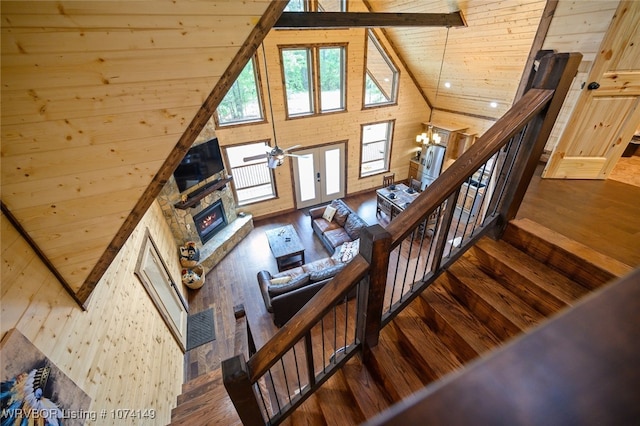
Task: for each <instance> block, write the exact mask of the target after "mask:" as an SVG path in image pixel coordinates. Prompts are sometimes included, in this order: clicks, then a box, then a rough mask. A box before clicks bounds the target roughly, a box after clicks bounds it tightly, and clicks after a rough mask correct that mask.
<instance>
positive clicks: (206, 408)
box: [171, 386, 240, 424]
mask: <svg viewBox="0 0 640 426" xmlns="http://www.w3.org/2000/svg"><path fill="white" fill-rule="evenodd" d="M205 414H206V415H205ZM204 418H206V419H207V420H206V421H204V422H202V423H201V422H199V421H195V420H196V419H204ZM213 418H215V419H217V420H221V419H230V420H233V419H236V420H237V422H240V418H239V417H238V414H237V412H236V410H235V407H234V406H233V403H232V402H231V399H230V398H229V395H228V394H227V391H226V389H225V388H224V386H222V387H221V388H218V389H215V390H212V391H209V392H207V393H204V394H202V395H199V396H196V397H194V398H192V399H190V400H188V401H185V402H183V403H182V404H180V405H178V406H177V407H175V408H174V409H172V410H171V424H182V423H185V424H186V421H188V422H189V423H191V424H206V423H207V422H208V421H210V420H211V419H213ZM220 424H223V423H222V422H221V421H220Z"/></svg>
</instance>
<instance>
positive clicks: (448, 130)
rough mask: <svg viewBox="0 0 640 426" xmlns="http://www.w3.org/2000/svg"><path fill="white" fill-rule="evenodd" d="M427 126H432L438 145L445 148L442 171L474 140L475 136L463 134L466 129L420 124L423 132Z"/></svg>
mask: <svg viewBox="0 0 640 426" xmlns="http://www.w3.org/2000/svg"><path fill="white" fill-rule="evenodd" d="M429 124H431V125H432V126H433V132H434V133H436V134H437V135H438V137H439V142H438V143H439V144H440V145H444V146H445V147H447V150H446V152H445V154H444V163H443V165H442V170H443V171H444V170H445V169H447V167H449V166H450V165H451V163H453V161H455V160H456V159H457V158H458V157H459V156H460V155H462V153H463V152H464V151H465V150H466V149H467V148H468V147H469V146H471V144H472V143H473V141H474V140H475V135H468V134H465V133H464V132H465V131H467V129H468V128H467V127H462V128H459V127H447V126H442V125H438V124H436V123H422V125H423V127H424V130H425V131H426V130H427V128H428V127H429Z"/></svg>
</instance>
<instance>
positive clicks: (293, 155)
mask: <svg viewBox="0 0 640 426" xmlns="http://www.w3.org/2000/svg"><path fill="white" fill-rule="evenodd" d="M285 155H286V156H287V157H296V158H307V157H308V156H309V154H304V155H300V154H285Z"/></svg>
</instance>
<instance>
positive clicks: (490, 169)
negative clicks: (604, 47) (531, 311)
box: [222, 54, 581, 425]
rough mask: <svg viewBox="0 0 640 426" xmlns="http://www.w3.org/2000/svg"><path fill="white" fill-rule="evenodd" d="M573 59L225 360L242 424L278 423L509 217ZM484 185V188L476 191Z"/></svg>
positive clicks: (547, 63)
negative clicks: (303, 298)
mask: <svg viewBox="0 0 640 426" xmlns="http://www.w3.org/2000/svg"><path fill="white" fill-rule="evenodd" d="M580 58H581V55H579V54H556V55H549V56H546V57H545V58H543V60H542V61H541V64H540V68H539V71H538V72H537V73H536V75H535V78H533V79H532V80H531V81H532V85H531V88H530V89H529V90H528V91H527V92H526V93H525V95H524V96H523V97H522V99H520V100H519V101H518V102H517V103H516V104H515V105H514V106H513V107H512V108H511V109H510V110H509V111H508V112H507V113H506V114H505V115H504V116H503V117H502V118H501V119H500V120H498V121H497V122H496V124H495V125H494V126H493V127H491V129H489V130H488V131H487V132H486V133H485V134H484V135H483V136H482V137H480V138H479V139H478V140H477V141H476V143H475V144H474V145H473V146H472V147H471V148H469V150H468V151H467V152H465V153H464V154H463V155H462V156H461V157H460V158H459V159H458V160H456V162H455V163H453V164H452V165H451V166H450V167H449V168H448V169H447V170H445V171H444V172H443V173H442V175H441V176H440V177H439V178H438V179H436V181H435V182H434V183H433V184H432V185H431V186H429V187H428V188H427V189H426V190H425V191H424V192H423V193H421V194H420V195H419V196H418V197H417V198H416V199H415V200H414V201H413V202H412V203H411V204H410V205H409V206H408V207H407V208H406V209H405V210H403V211H402V212H401V213H400V214H398V215H397V216H396V217H395V218H394V219H393V220H392V221H391V222H390V224H389V225H388V227H387V228H386V229H384V228H382V227H381V226H380V225H374V226H370V227H368V228H366V229H365V230H364V231H363V232H362V234H361V237H360V254H359V255H358V256H356V257H355V258H354V259H353V260H352V261H351V262H350V263H349V264H347V266H346V267H345V268H344V269H343V270H342V271H341V272H340V273H338V275H336V276H335V278H334V279H333V280H331V281H330V282H329V283H328V284H327V285H325V286H324V287H323V288H322V289H321V290H320V291H319V292H318V293H317V295H316V296H315V297H314V298H313V299H312V300H311V301H310V302H309V303H307V304H306V305H305V306H304V307H303V308H302V309H301V310H300V311H299V312H298V313H297V314H296V315H295V316H294V317H293V318H291V320H289V321H288V322H287V323H286V324H285V325H284V326H283V327H282V328H281V329H280V330H279V331H278V332H277V333H276V335H275V336H274V337H273V338H272V339H271V340H270V341H268V342H267V343H266V344H265V345H264V346H263V347H261V348H259V349H258V351H257V352H255V353H251V354H248V355H250V357H249V358H248V360H246V361H245V359H246V358H245V354H238V355H237V356H236V357H234V358H231V359H228V360H225V361H224V362H223V364H222V369H223V375H224V381H225V387H226V388H227V391H228V393H229V396H230V397H231V399H232V401H233V403H234V405H235V407H236V410H237V411H238V414H239V415H240V418H241V420H242V422H243V423H244V424H247V425H248V424H278V423H280V422H281V421H282V420H283V419H284V418H286V417H287V416H288V415H289V414H290V413H291V412H292V411H293V410H294V409H295V408H296V407H297V406H298V405H300V404H301V403H302V402H303V401H304V400H305V399H306V398H308V397H309V396H310V395H311V394H312V393H313V392H314V391H315V390H316V389H318V387H319V386H320V385H321V384H322V383H323V382H324V381H326V380H327V379H328V378H329V377H330V376H331V375H332V374H333V373H335V372H336V371H337V370H338V369H339V368H341V366H342V365H343V364H344V363H345V362H346V361H347V360H348V359H349V358H350V357H352V356H353V355H355V354H356V353H358V352H361V353H362V357H363V358H364V359H366V358H367V357H368V355H369V352H370V349H371V348H372V347H373V346H375V345H376V344H377V342H378V336H379V332H380V329H381V328H382V327H383V326H384V325H386V324H387V323H388V322H389V321H391V320H392V319H393V318H394V317H395V315H396V314H397V313H398V312H399V311H400V310H402V309H403V308H404V307H405V306H406V305H407V304H408V303H410V302H411V301H412V300H413V299H414V298H415V297H417V296H418V295H419V294H420V292H422V291H423V290H424V289H425V288H427V287H428V286H429V285H430V284H431V283H432V282H433V281H434V280H435V279H436V278H437V277H438V276H439V275H440V274H441V273H442V272H443V271H444V270H445V269H446V268H447V267H448V265H450V264H451V263H453V262H454V261H455V260H456V259H457V258H458V257H459V256H461V255H462V254H463V253H464V251H466V250H467V249H468V248H469V247H471V246H472V245H473V244H474V243H475V241H476V240H477V239H479V238H480V237H481V236H483V235H485V234H489V233H491V234H493V235H494V236H499V235H500V234H501V233H502V231H503V230H504V227H505V226H506V224H507V222H508V221H509V220H510V219H512V218H513V217H514V216H515V213H516V212H517V210H518V208H519V205H520V202H521V201H522V198H523V197H524V192H525V190H526V187H527V186H528V184H529V181H530V180H531V177H532V176H533V172H534V170H535V166H536V164H537V161H538V159H539V157H540V154H541V153H542V150H543V148H544V145H545V142H546V140H547V138H548V136H549V134H550V132H551V128H552V127H553V123H554V122H555V119H556V117H557V114H558V111H559V109H560V106H561V105H562V102H563V100H564V97H565V96H566V93H567V91H568V88H569V86H570V83H571V81H572V79H573V76H574V75H575V72H576V70H577V66H578V64H579V63H580ZM482 185H484V186H482Z"/></svg>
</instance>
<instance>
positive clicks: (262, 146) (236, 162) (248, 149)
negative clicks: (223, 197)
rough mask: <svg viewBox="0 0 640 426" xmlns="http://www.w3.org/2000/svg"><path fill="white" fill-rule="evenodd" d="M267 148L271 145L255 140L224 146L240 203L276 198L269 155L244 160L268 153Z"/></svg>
mask: <svg viewBox="0 0 640 426" xmlns="http://www.w3.org/2000/svg"><path fill="white" fill-rule="evenodd" d="M267 149H270V147H269V145H268V144H267V143H266V142H253V143H248V144H243V145H236V146H228V147H225V148H224V150H225V154H226V156H227V161H228V164H229V167H230V168H231V175H232V176H233V185H234V187H235V191H236V199H237V201H238V205H246V204H251V203H255V202H258V201H264V200H269V199H271V198H275V196H276V187H275V182H274V179H273V172H272V170H271V169H270V168H268V167H267V157H266V156H265V157H264V158H260V159H257V160H250V161H245V160H244V159H245V158H247V157H253V156H256V155H258V154H261V153H263V152H265V153H266V152H267Z"/></svg>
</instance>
